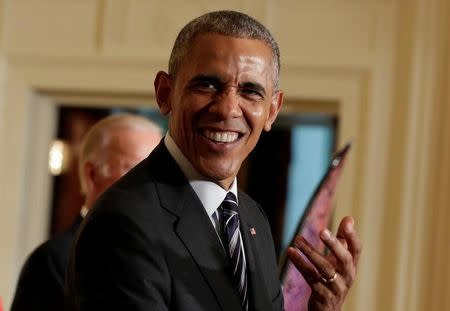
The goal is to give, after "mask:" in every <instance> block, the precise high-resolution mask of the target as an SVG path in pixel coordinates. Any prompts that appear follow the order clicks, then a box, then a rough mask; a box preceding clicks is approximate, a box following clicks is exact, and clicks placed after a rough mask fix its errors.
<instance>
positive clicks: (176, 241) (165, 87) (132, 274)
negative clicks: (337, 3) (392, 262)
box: [68, 11, 361, 311]
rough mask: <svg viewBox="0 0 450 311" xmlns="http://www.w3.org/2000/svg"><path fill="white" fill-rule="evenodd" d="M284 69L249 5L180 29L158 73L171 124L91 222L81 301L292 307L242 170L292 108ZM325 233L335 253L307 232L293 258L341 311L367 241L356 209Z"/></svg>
mask: <svg viewBox="0 0 450 311" xmlns="http://www.w3.org/2000/svg"><path fill="white" fill-rule="evenodd" d="M279 66H280V62H279V50H278V46H277V43H276V42H275V40H274V39H273V37H272V35H271V34H270V33H269V31H268V30H267V29H266V28H265V27H264V26H263V25H261V24H260V23H258V22H257V21H255V20H254V19H253V18H251V17H249V16H247V15H245V14H242V13H238V12H232V11H218V12H212V13H208V14H205V15H203V16H200V17H199V18H197V19H195V20H193V21H191V22H190V23H189V24H187V25H186V26H185V27H184V28H183V29H182V30H181V32H180V33H179V35H178V37H177V39H176V41H175V44H174V47H173V50H172V54H171V56H170V60H169V72H168V73H166V72H163V71H161V72H159V73H158V74H157V76H156V79H155V92H156V99H157V102H158V105H159V108H160V111H161V113H162V114H164V115H168V117H169V131H168V133H167V134H166V136H165V138H164V141H163V142H162V143H161V144H160V145H159V146H158V147H157V148H156V149H155V151H154V152H153V153H152V154H151V155H150V156H149V157H148V158H147V159H146V160H145V161H143V162H142V163H141V164H139V165H138V166H137V167H136V168H135V169H134V170H133V171H131V172H130V173H129V174H127V175H125V176H124V178H122V179H121V180H120V181H119V182H118V183H116V184H115V185H114V186H113V187H111V188H110V189H109V190H108V191H107V192H105V193H104V194H103V195H102V196H101V198H100V199H99V200H98V201H97V203H96V206H95V208H94V210H93V211H92V212H91V213H90V214H89V216H88V218H87V220H86V221H85V223H84V226H83V228H82V230H81V232H80V234H79V236H78V239H77V242H76V245H75V248H74V254H73V256H72V259H71V266H70V269H69V277H68V280H69V281H68V285H69V287H68V293H69V302H70V303H71V304H72V307H73V308H75V309H76V310H108V309H109V310H112V309H114V310H208V311H210V310H226V311H228V310H283V295H282V292H281V288H280V283H279V280H278V273H277V266H276V258H275V252H274V247H273V241H272V236H271V233H270V228H269V224H268V221H267V218H266V216H265V214H264V212H263V211H262V209H261V207H260V206H259V205H258V204H257V203H256V202H254V201H253V200H252V199H250V198H249V197H248V196H247V195H245V194H244V193H242V192H240V191H238V190H237V179H236V175H237V173H238V171H239V168H240V166H241V164H242V162H243V161H244V159H245V158H246V157H247V156H248V154H249V153H250V152H251V151H252V150H253V148H254V147H255V145H256V143H257V142H258V139H259V136H260V134H261V132H262V131H263V130H264V131H269V130H270V129H271V126H272V124H273V122H274V121H275V119H276V117H277V114H278V112H279V111H280V109H281V106H282V101H283V93H282V91H280V90H279V89H278V79H279ZM321 238H322V240H323V241H324V243H325V244H326V245H327V246H328V247H329V249H330V254H329V255H328V256H323V255H322V254H320V253H318V252H316V251H315V250H314V249H312V248H311V247H310V246H309V245H308V243H307V242H305V241H304V240H302V239H300V238H299V239H298V240H297V242H296V246H297V248H295V249H294V248H293V249H291V250H290V252H289V256H290V258H291V260H292V261H293V262H294V264H295V265H296V267H297V268H298V269H299V270H300V272H301V273H303V274H304V276H305V278H307V279H308V280H309V284H310V286H311V288H312V291H313V294H312V296H311V299H310V303H309V306H310V310H340V309H341V306H342V304H343V301H344V299H345V296H346V294H347V292H348V290H349V288H350V286H351V285H352V283H353V280H354V277H355V273H356V266H357V261H358V257H359V252H360V249H361V246H360V242H359V240H358V237H357V235H356V232H355V230H354V228H353V221H352V219H351V218H344V219H343V221H342V222H341V225H340V227H339V229H338V233H337V237H335V236H333V235H332V234H331V233H330V232H328V231H324V232H322V236H321ZM300 251H301V252H303V254H304V255H305V256H306V257H307V258H308V259H309V261H305V260H304V259H303V257H301V256H300V254H299V252H300Z"/></svg>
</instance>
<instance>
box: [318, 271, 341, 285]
mask: <svg viewBox="0 0 450 311" xmlns="http://www.w3.org/2000/svg"><path fill="white" fill-rule="evenodd" d="M336 279H337V272H335V273H334V275H333V276H332V277H331V278H329V279H326V278H324V277H323V276H320V280H321V281H322V283H323V284H330V283H333V282H334V281H336Z"/></svg>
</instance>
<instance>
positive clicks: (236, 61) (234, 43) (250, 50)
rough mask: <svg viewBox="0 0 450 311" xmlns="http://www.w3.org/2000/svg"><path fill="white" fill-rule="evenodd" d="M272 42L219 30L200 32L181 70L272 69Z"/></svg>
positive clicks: (259, 72) (234, 71)
mask: <svg viewBox="0 0 450 311" xmlns="http://www.w3.org/2000/svg"><path fill="white" fill-rule="evenodd" d="M273 70H274V68H273V55H272V50H271V48H270V46H269V45H268V44H267V43H266V42H264V41H261V40H256V39H246V38H235V37H230V36H224V35H219V34H201V35H197V36H196V37H195V38H194V40H193V41H192V43H191V44H190V49H189V50H188V51H187V53H186V55H185V57H184V61H183V62H182V66H181V67H180V72H181V71H185V72H187V73H191V74H194V73H200V72H201V73H205V74H208V73H211V74H220V73H222V74H232V75H236V74H238V75H242V74H245V75H257V76H258V75H264V77H266V76H270V77H271V75H272V73H273Z"/></svg>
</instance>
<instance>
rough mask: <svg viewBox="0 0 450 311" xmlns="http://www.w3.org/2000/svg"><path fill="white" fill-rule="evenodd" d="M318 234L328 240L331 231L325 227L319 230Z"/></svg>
mask: <svg viewBox="0 0 450 311" xmlns="http://www.w3.org/2000/svg"><path fill="white" fill-rule="evenodd" d="M320 236H321V237H322V239H324V240H328V239H329V238H331V232H330V230H328V229H325V230H323V231H322V232H321V234H320Z"/></svg>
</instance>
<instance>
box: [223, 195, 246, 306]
mask: <svg viewBox="0 0 450 311" xmlns="http://www.w3.org/2000/svg"><path fill="white" fill-rule="evenodd" d="M217 210H218V212H219V215H220V216H219V215H216V217H217V216H219V217H218V219H220V220H222V222H221V226H220V227H221V228H220V231H221V233H220V234H219V235H222V236H223V239H224V243H223V244H224V248H225V251H226V252H227V253H228V256H229V257H230V260H231V267H232V272H233V281H234V283H235V285H236V287H237V289H238V291H239V295H240V297H241V305H242V308H243V309H244V310H248V295H247V269H246V268H247V265H246V262H245V256H244V248H243V244H242V236H241V231H240V230H239V214H238V205H237V201H236V196H235V195H234V194H233V193H232V192H228V193H227V196H226V197H225V200H223V202H222V204H221V205H220V207H219V208H218V209H217Z"/></svg>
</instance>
